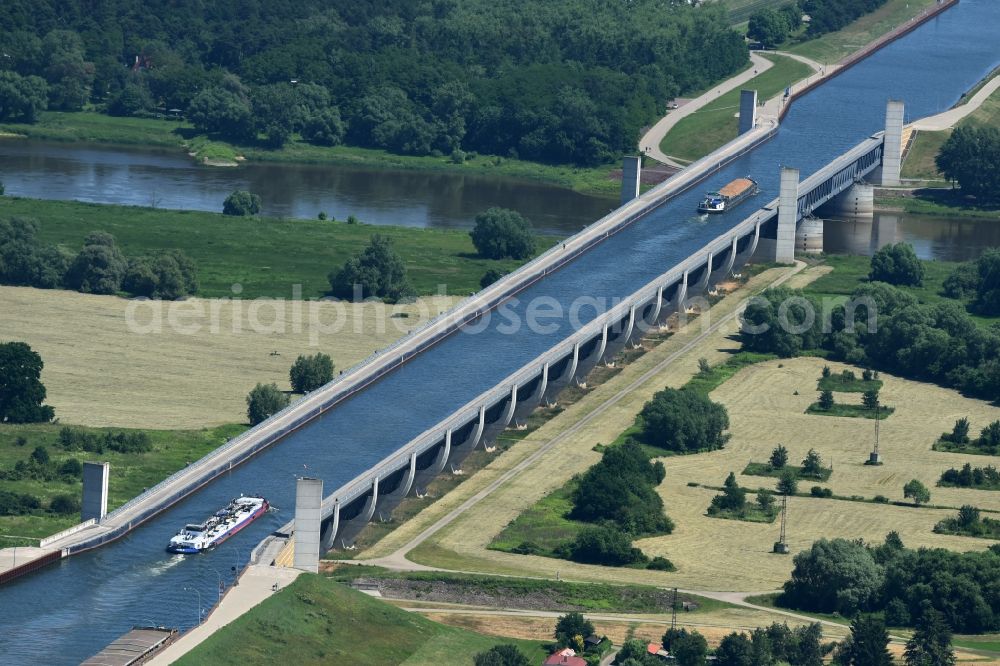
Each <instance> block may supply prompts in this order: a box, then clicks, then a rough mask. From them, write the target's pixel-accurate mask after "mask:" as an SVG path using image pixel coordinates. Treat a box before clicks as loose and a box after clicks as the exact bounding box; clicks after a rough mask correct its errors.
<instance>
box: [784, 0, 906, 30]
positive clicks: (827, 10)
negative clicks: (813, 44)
mask: <svg viewBox="0 0 1000 666" xmlns="http://www.w3.org/2000/svg"><path fill="white" fill-rule="evenodd" d="M886 2H888V0H802V10H803V11H804V12H805V13H806V14H808V15H809V27H808V28H807V29H806V34H807V35H809V36H810V37H819V36H820V35H825V34H826V33H828V32H834V31H836V30H840V29H841V28H843V27H844V26H846V25H847V24H848V23H851V22H852V21H854V20H856V19H858V18H860V17H861V16H864V15H865V14H870V13H871V12H873V11H875V10H876V9H878V8H879V7H881V6H882V5H884V4H885V3H886Z"/></svg>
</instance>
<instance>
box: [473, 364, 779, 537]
mask: <svg viewBox="0 0 1000 666" xmlns="http://www.w3.org/2000/svg"><path fill="white" fill-rule="evenodd" d="M772 358H774V356H773V355H770V354H756V353H752V352H740V353H738V354H734V355H733V356H732V357H731V358H729V359H727V360H726V361H725V362H724V363H720V364H718V365H716V366H713V367H712V368H711V369H710V370H709V371H708V372H701V373H698V374H697V375H695V376H694V377H693V378H692V379H691V380H689V381H688V382H687V383H686V384H685V388H686V389H689V390H693V391H698V392H704V393H705V394H707V393H709V392H711V391H712V390H713V389H715V388H717V387H718V386H720V385H721V384H722V383H723V382H725V381H726V380H727V379H729V378H730V377H732V376H733V375H735V374H736V373H737V372H739V370H740V369H741V368H745V367H747V366H748V365H752V364H754V363H759V362H761V361H766V360H769V359H772ZM641 418H642V417H641V416H639V417H636V420H635V422H634V423H633V424H632V425H631V426H630V427H628V428H626V429H625V430H624V431H622V432H621V433H620V434H619V435H618V437H617V438H616V439H615V440H614V441H613V442H611V443H610V444H608V445H607V446H616V445H619V444H621V443H623V442H624V441H625V440H626V439H630V438H633V437H635V436H637V435H638V434H639V432H640V431H641V429H642V423H641ZM642 447H643V449H644V450H645V451H646V452H647V454H648V455H649V457H650V458H657V457H670V456H671V455H679V454H675V453H673V452H671V451H665V450H663V449H660V448H657V447H654V446H649V445H646V444H642ZM602 448H603V447H602ZM576 484H577V482H576V480H575V479H571V480H570V481H569V482H567V483H566V484H565V485H563V486H562V487H560V488H557V489H556V490H555V491H553V492H552V493H549V494H548V495H546V496H545V497H543V498H542V499H541V500H539V501H538V502H537V503H535V505H534V506H532V507H530V508H528V509H527V510H526V511H524V512H523V513H521V515H520V516H518V517H517V518H516V519H515V520H514V521H512V522H511V523H510V524H509V525H508V526H507V527H506V528H504V530H503V531H502V532H500V533H499V534H498V535H497V536H496V537H495V538H494V539H493V541H492V542H491V543H490V545H489V548H490V549H492V550H500V551H504V552H515V550H514V549H516V548H518V547H519V546H521V545H522V544H524V543H531V544H534V545H535V546H537V547H538V548H539V554H545V555H551V554H552V551H553V549H555V548H556V547H557V546H559V545H560V544H562V543H565V542H566V541H569V540H571V539H574V538H575V537H576V535H577V533H579V531H580V530H581V529H583V528H584V527H586V526H587V525H588V523H584V522H580V521H576V520H571V519H569V518H567V517H566V516H567V514H568V513H569V512H570V510H571V509H572V508H573V503H572V496H573V491H574V490H575V489H576Z"/></svg>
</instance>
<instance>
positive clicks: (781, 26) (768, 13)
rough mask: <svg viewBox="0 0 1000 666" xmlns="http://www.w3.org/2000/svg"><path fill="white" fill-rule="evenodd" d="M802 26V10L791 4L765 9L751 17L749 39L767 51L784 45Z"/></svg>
mask: <svg viewBox="0 0 1000 666" xmlns="http://www.w3.org/2000/svg"><path fill="white" fill-rule="evenodd" d="M801 25H802V9H801V8H799V6H798V4H796V3H794V2H793V3H791V4H789V5H784V6H782V7H778V8H774V7H765V8H764V9H761V10H759V11H756V12H754V13H753V14H751V15H750V21H749V22H748V23H747V37H749V38H750V39H753V40H756V41H757V42H759V43H760V45H761V46H762V47H764V48H767V49H773V48H774V47H776V46H778V45H779V44H782V43H784V42H785V40H787V39H788V38H789V36H791V34H792V33H794V32H795V31H796V30H798V29H799V26H801Z"/></svg>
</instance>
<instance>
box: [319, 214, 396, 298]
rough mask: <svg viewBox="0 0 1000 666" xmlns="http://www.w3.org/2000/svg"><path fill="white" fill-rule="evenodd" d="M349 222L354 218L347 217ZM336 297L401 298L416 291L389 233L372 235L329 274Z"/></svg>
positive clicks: (331, 287)
mask: <svg viewBox="0 0 1000 666" xmlns="http://www.w3.org/2000/svg"><path fill="white" fill-rule="evenodd" d="M347 221H348V224H350V223H351V218H347ZM328 279H329V281H330V289H331V291H332V292H333V295H334V296H337V297H338V298H346V299H352V300H355V299H356V300H362V299H365V298H371V297H376V298H387V299H390V300H394V301H398V300H399V299H401V298H403V297H406V296H410V295H412V294H413V287H411V286H410V282H409V279H408V278H407V277H406V264H404V263H403V258H402V257H400V256H399V253H397V252H396V250H395V248H394V247H393V245H392V241H391V240H390V239H389V238H388V237H387V236H382V235H380V234H373V235H372V237H371V239H370V240H369V241H368V246H367V247H366V248H365V249H364V250H362V251H361V253H360V254H358V255H355V256H354V257H352V258H351V259H349V260H348V261H347V263H346V264H344V266H343V268H341V269H340V270H339V271H335V272H332V273H330V275H329V276H328Z"/></svg>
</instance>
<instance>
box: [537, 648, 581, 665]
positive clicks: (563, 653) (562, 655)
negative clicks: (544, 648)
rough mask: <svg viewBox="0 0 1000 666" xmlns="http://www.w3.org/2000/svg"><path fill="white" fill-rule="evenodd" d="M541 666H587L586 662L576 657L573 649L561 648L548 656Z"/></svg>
mask: <svg viewBox="0 0 1000 666" xmlns="http://www.w3.org/2000/svg"><path fill="white" fill-rule="evenodd" d="M542 666H587V660H586V659H584V658H583V657H578V656H576V650H574V649H573V648H563V649H561V650H559V651H558V652H553V653H552V654H550V655H549V658H548V659H546V660H545V661H544V662H542Z"/></svg>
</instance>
